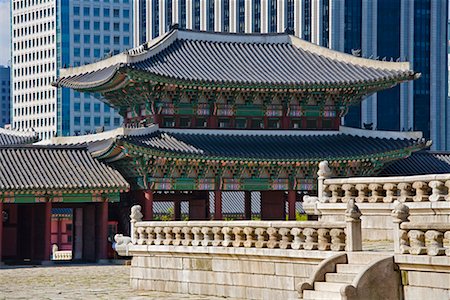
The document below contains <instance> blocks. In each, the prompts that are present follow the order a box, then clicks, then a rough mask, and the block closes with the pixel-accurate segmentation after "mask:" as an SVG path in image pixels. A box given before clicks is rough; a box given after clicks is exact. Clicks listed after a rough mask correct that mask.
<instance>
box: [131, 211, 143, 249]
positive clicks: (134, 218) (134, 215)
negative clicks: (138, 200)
mask: <svg viewBox="0 0 450 300" xmlns="http://www.w3.org/2000/svg"><path fill="white" fill-rule="evenodd" d="M141 209H142V208H141V206H140V205H134V206H133V207H131V213H130V234H131V242H132V243H133V244H136V242H137V240H138V238H139V237H138V233H137V232H136V230H135V224H136V222H141V221H142V217H143V215H142V213H141Z"/></svg>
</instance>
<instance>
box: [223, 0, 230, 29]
mask: <svg viewBox="0 0 450 300" xmlns="http://www.w3.org/2000/svg"><path fill="white" fill-rule="evenodd" d="M222 22H223V24H222V31H224V32H229V31H230V0H223V2H222Z"/></svg>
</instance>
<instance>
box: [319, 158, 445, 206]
mask: <svg viewBox="0 0 450 300" xmlns="http://www.w3.org/2000/svg"><path fill="white" fill-rule="evenodd" d="M318 175H319V178H318V180H319V184H318V188H319V199H318V200H319V201H320V202H325V203H326V202H330V203H346V202H348V201H349V200H350V199H355V201H356V202H357V203H363V202H369V203H376V202H385V203H392V202H394V201H397V200H398V201H400V202H412V201H414V202H423V201H431V202H436V201H450V191H449V189H450V174H436V175H417V176H403V177H352V178H329V176H330V175H331V172H329V167H328V163H327V162H326V161H324V162H321V163H320V164H319V172H318Z"/></svg>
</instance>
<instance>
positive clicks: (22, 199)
mask: <svg viewBox="0 0 450 300" xmlns="http://www.w3.org/2000/svg"><path fill="white" fill-rule="evenodd" d="M14 203H17V204H20V203H36V195H34V194H18V195H14Z"/></svg>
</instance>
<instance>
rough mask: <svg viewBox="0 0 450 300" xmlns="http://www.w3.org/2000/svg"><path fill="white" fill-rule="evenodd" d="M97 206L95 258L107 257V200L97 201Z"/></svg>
mask: <svg viewBox="0 0 450 300" xmlns="http://www.w3.org/2000/svg"><path fill="white" fill-rule="evenodd" d="M99 206H100V207H99V209H100V213H99V214H97V216H99V220H98V223H97V224H98V227H99V228H98V239H97V241H98V248H97V249H98V253H97V259H99V260H101V259H107V258H108V201H104V202H101V203H99Z"/></svg>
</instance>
